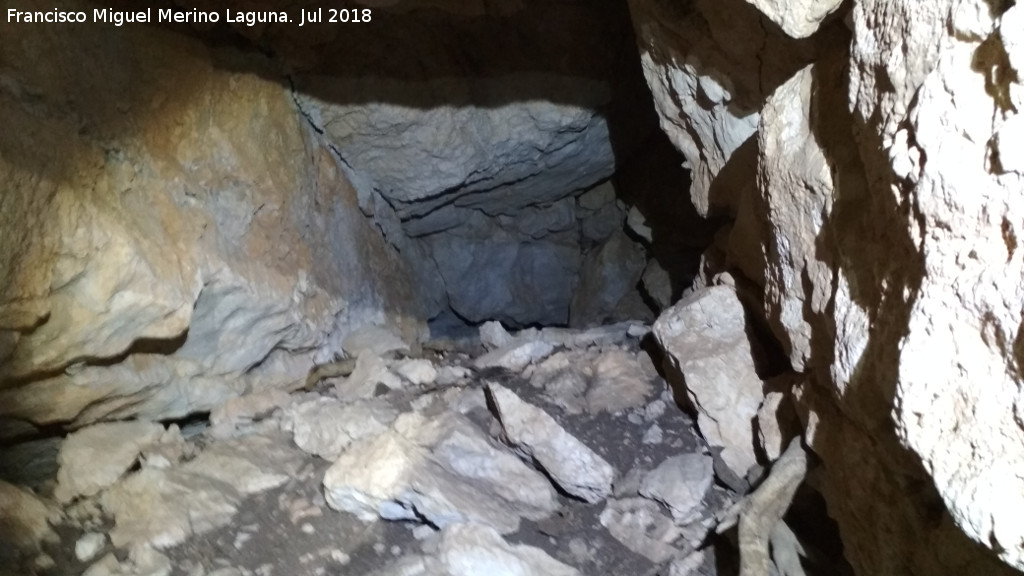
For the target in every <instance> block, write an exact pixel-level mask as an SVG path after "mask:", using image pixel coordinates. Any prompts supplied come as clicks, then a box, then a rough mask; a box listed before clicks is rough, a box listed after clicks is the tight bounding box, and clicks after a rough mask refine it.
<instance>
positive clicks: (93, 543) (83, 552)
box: [75, 532, 107, 562]
mask: <svg viewBox="0 0 1024 576" xmlns="http://www.w3.org/2000/svg"><path fill="white" fill-rule="evenodd" d="M106 545H107V536H106V534H103V533H100V532H89V533H87V534H83V535H82V537H81V538H79V539H78V541H77V542H75V558H78V561H79V562H88V561H90V560H92V559H93V558H95V557H96V555H97V554H99V553H100V552H101V551H102V550H103V547H104V546H106Z"/></svg>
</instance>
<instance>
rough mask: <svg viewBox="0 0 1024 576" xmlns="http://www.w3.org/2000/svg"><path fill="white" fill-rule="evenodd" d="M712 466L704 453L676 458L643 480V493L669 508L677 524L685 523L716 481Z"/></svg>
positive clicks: (710, 460)
mask: <svg viewBox="0 0 1024 576" xmlns="http://www.w3.org/2000/svg"><path fill="white" fill-rule="evenodd" d="M713 466H714V463H713V461H712V458H711V457H710V456H707V455H705V454H683V455H681V456H673V457H671V458H668V459H666V460H665V461H664V462H662V463H661V464H659V465H658V467H657V468H655V469H654V470H651V471H650V472H649V473H648V474H647V476H645V477H644V479H643V482H641V484H640V494H641V495H642V496H645V497H647V498H651V499H652V500H657V501H658V502H661V503H662V504H664V505H665V506H668V508H669V510H671V511H672V518H673V519H674V520H675V521H676V523H677V524H684V523H686V522H689V521H690V520H692V519H693V517H694V514H695V512H699V508H700V505H701V503H702V502H703V500H704V495H705V494H707V491H708V489H709V488H711V483H712V482H713V481H714V468H713Z"/></svg>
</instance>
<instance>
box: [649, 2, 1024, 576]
mask: <svg viewBox="0 0 1024 576" xmlns="http://www.w3.org/2000/svg"><path fill="white" fill-rule="evenodd" d="M814 4H815V6H811V5H810V4H809V3H807V2H800V1H797V0H794V1H789V2H786V1H782V2H761V1H750V2H749V4H748V3H747V2H743V1H740V0H730V1H728V2H715V3H712V2H701V1H697V2H693V3H689V4H685V5H681V4H679V3H671V2H666V1H663V0H630V8H631V10H632V14H633V18H634V25H635V27H636V30H637V36H638V40H639V45H640V53H641V59H642V61H643V63H644V67H645V74H646V76H647V79H648V83H649V84H650V86H651V90H652V93H653V95H654V98H655V102H656V105H657V107H658V111H659V114H660V116H661V124H662V128H663V129H664V130H665V131H666V133H668V134H669V136H670V137H671V138H672V140H673V142H674V143H675V144H676V146H677V147H678V148H679V149H680V150H681V151H682V152H683V153H684V154H685V155H686V157H687V159H688V161H689V163H690V164H691V165H692V167H693V170H694V174H695V178H694V182H693V186H692V188H691V196H692V199H693V201H694V204H695V206H697V207H698V209H700V210H702V211H703V212H705V213H715V212H724V213H727V214H729V215H730V216H732V218H733V224H732V225H731V226H730V227H729V228H728V229H727V230H726V231H724V232H723V233H721V234H720V235H719V236H718V237H717V241H716V245H715V246H714V247H713V248H712V249H710V250H709V251H708V252H706V253H705V256H704V265H703V275H702V278H701V280H700V282H699V283H700V284H703V285H711V284H716V283H719V282H721V281H723V279H727V280H728V283H732V280H731V278H732V277H735V278H736V280H735V284H736V286H737V289H738V290H740V292H741V294H743V295H744V297H745V301H746V303H747V305H748V312H750V313H752V316H753V318H754V320H755V323H757V322H761V323H764V324H765V325H766V326H767V327H769V328H770V331H771V333H772V334H773V336H774V339H776V340H777V342H778V343H779V344H780V346H781V348H782V350H783V355H784V356H785V357H786V359H787V360H788V363H787V364H788V366H787V367H786V369H787V370H790V369H791V370H792V374H790V376H789V378H792V379H793V380H794V381H796V382H797V384H796V385H795V386H794V387H793V388H792V396H793V398H794V399H795V400H796V406H797V411H798V412H799V413H800V415H801V418H802V421H803V423H804V428H805V431H804V432H805V438H806V442H807V444H808V446H810V447H811V448H812V449H813V450H814V451H815V452H816V453H817V455H818V457H819V458H820V460H821V467H820V469H819V471H818V477H817V481H816V482H817V485H818V487H819V489H820V490H821V491H822V493H823V494H824V496H825V498H826V500H827V502H828V507H829V512H830V514H831V515H832V516H833V517H835V518H836V520H837V522H838V524H839V527H840V531H841V534H842V537H843V540H844V544H845V546H846V554H847V556H848V558H849V560H850V561H851V563H852V564H853V565H854V567H855V569H856V570H857V572H858V573H860V574H921V575H924V574H964V573H970V574H999V573H1011V572H1012V570H1011V567H1012V568H1015V569H1017V570H1024V523H1022V521H1021V518H1024V505H1022V502H1024V500H1022V496H1021V495H1022V494H1024V486H1022V483H1024V450H1022V449H1021V446H1022V445H1024V418H1022V416H1021V415H1022V414H1024V411H1022V409H1021V408H1020V405H1021V403H1022V400H1021V389H1022V387H1021V383H1022V375H1021V372H1020V364H1021V356H1022V353H1021V349H1022V348H1021V345H1020V342H1021V341H1022V337H1021V335H1020V334H1021V331H1022V323H1021V322H1022V304H1021V303H1022V301H1024V299H1022V295H1024V294H1022V288H1021V283H1020V278H1021V273H1022V270H1021V266H1022V254H1021V253H1020V251H1019V250H1018V240H1017V238H1018V236H1019V234H1020V232H1019V228H1020V226H1021V222H1022V215H1024V204H1022V199H1021V195H1020V191H1021V190H1022V189H1024V170H1022V168H1021V163H1020V161H1019V160H1017V159H1018V158H1019V157H1021V149H1020V147H1019V144H1017V145H1016V146H1017V147H1014V146H1015V144H1014V143H1019V142H1021V138H1022V135H1024V132H1022V127H1024V121H1022V120H1021V118H1024V116H1021V114H1020V112H1021V111H1024V85H1022V84H1021V78H1024V75H1022V74H1021V72H1022V67H1024V53H1022V52H1021V47H1022V46H1024V26H1022V25H1021V24H1022V18H1024V17H1022V14H1024V10H1022V7H1021V6H1019V5H1014V3H1013V2H983V1H980V0H978V1H972V0H958V1H954V0H946V1H940V2H929V3H921V2H915V1H911V0H855V1H854V2H851V3H848V4H847V6H844V7H843V9H842V10H841V11H839V12H837V13H835V14H832V15H831V16H829V14H830V13H832V12H834V11H835V10H836V9H837V4H838V3H836V2H829V3H814ZM721 272H728V274H727V275H725V276H720V275H719V273H721ZM996 558H998V559H999V560H1001V561H1002V562H1000V561H999V560H996Z"/></svg>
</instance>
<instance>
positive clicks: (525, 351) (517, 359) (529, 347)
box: [473, 340, 555, 372]
mask: <svg viewBox="0 0 1024 576" xmlns="http://www.w3.org/2000/svg"><path fill="white" fill-rule="evenodd" d="M554 350H555V347H554V346H553V345H552V344H550V343H549V342H545V341H543V340H528V341H525V342H521V341H513V342H512V343H510V344H507V345H505V346H502V347H501V348H496V349H494V350H492V351H490V352H488V353H486V354H484V355H483V356H480V357H479V358H477V359H476V360H474V361H473V365H474V366H476V367H477V368H505V369H507V370H511V371H513V372H521V371H522V370H523V368H526V367H527V366H529V365H530V364H532V363H534V362H537V361H539V360H543V359H544V358H546V357H547V356H548V355H550V354H551V353H552V352H554Z"/></svg>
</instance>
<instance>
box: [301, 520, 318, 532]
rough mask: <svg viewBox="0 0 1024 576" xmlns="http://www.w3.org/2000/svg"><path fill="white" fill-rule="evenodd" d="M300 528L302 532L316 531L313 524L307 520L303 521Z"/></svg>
mask: <svg viewBox="0 0 1024 576" xmlns="http://www.w3.org/2000/svg"><path fill="white" fill-rule="evenodd" d="M300 530H302V533H303V534H313V533H315V532H316V528H314V527H313V525H312V524H310V523H309V522H306V523H304V524H303V525H302V528H300Z"/></svg>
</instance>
